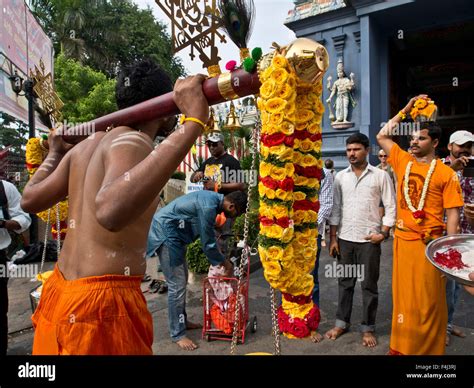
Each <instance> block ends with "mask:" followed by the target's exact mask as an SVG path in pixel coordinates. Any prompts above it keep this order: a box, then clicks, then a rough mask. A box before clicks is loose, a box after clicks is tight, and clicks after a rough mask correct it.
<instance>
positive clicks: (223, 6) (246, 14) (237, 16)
mask: <svg viewBox="0 0 474 388" xmlns="http://www.w3.org/2000/svg"><path fill="white" fill-rule="evenodd" d="M218 7H219V12H220V19H221V22H222V25H223V28H224V30H225V32H226V34H227V35H228V36H229V38H230V39H231V40H232V42H234V43H235V44H236V45H237V47H239V48H246V47H247V42H248V40H249V39H250V35H251V33H252V28H253V22H254V19H255V6H254V3H253V0H219V2H218Z"/></svg>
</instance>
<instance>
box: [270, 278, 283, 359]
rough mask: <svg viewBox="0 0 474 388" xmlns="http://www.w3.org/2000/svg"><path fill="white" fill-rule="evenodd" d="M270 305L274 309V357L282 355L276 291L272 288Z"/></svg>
mask: <svg viewBox="0 0 474 388" xmlns="http://www.w3.org/2000/svg"><path fill="white" fill-rule="evenodd" d="M270 303H271V308H272V331H273V339H274V341H273V345H274V346H275V352H274V353H273V355H274V356H279V355H280V354H281V349H280V328H279V327H278V318H277V312H276V300H275V289H274V288H273V287H272V286H270Z"/></svg>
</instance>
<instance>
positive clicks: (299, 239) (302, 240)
mask: <svg viewBox="0 0 474 388" xmlns="http://www.w3.org/2000/svg"><path fill="white" fill-rule="evenodd" d="M296 242H297V243H298V244H299V245H300V246H302V247H305V246H307V245H308V244H309V238H307V237H304V236H302V235H301V234H300V235H299V236H297V237H296Z"/></svg>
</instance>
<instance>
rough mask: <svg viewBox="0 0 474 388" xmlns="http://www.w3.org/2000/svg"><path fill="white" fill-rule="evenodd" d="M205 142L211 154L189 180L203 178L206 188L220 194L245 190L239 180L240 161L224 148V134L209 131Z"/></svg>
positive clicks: (193, 180) (194, 180)
mask: <svg viewBox="0 0 474 388" xmlns="http://www.w3.org/2000/svg"><path fill="white" fill-rule="evenodd" d="M206 144H207V146H208V147H209V152H210V153H211V155H212V156H211V157H210V158H209V159H207V160H205V161H204V163H203V164H202V165H201V166H200V167H199V169H198V170H197V171H196V172H195V173H193V174H192V175H191V182H193V183H196V182H199V181H200V180H204V188H205V189H206V190H214V191H217V192H218V193H220V194H228V193H231V192H232V191H238V190H240V191H243V190H245V184H244V183H243V182H240V181H241V179H240V175H241V171H240V170H241V167H240V163H239V161H238V160H237V159H236V158H234V157H233V156H232V155H230V154H228V153H227V151H226V150H225V147H224V136H223V135H222V134H220V133H215V132H214V133H211V134H210V135H209V136H208V138H207V141H206ZM216 189H217V190H216Z"/></svg>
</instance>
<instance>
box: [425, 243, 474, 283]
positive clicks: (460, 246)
mask: <svg viewBox="0 0 474 388" xmlns="http://www.w3.org/2000/svg"><path fill="white" fill-rule="evenodd" d="M448 248H454V249H456V250H458V251H459V252H461V253H463V252H469V251H474V235H473V234H452V235H449V236H444V237H440V238H437V239H436V240H433V241H431V242H430V243H429V244H428V245H427V246H426V250H425V254H426V258H427V259H428V260H429V261H430V263H431V264H433V265H434V266H435V267H436V268H438V269H439V270H440V271H441V272H442V273H443V274H445V275H446V276H447V277H449V278H451V279H454V280H456V281H457V282H458V283H460V284H463V285H465V286H471V287H474V281H472V280H467V279H464V278H462V277H459V276H458V275H457V274H454V273H453V271H452V270H450V269H449V268H445V267H443V266H441V265H439V264H438V263H436V261H434V256H435V254H436V252H438V251H444V250H446V249H448ZM466 271H467V272H469V270H467V269H466ZM470 272H474V268H472V267H471V269H470Z"/></svg>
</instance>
